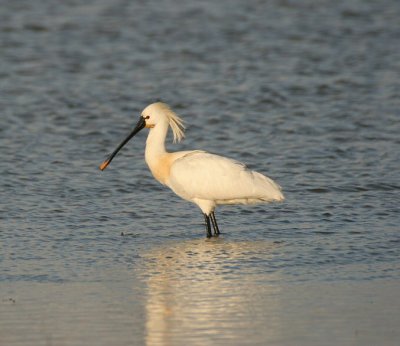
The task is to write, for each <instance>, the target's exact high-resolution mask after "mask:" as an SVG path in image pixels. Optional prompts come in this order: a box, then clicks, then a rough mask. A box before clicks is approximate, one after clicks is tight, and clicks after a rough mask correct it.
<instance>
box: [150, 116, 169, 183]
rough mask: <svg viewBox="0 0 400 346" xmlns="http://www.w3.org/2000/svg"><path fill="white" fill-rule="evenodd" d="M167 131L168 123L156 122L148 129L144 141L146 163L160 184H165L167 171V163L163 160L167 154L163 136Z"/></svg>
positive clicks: (164, 136)
mask: <svg viewBox="0 0 400 346" xmlns="http://www.w3.org/2000/svg"><path fill="white" fill-rule="evenodd" d="M167 132H168V123H158V124H157V125H156V126H155V127H153V128H152V129H150V132H149V135H148V137H147V141H146V150H145V159H146V163H147V165H148V166H149V168H150V171H151V173H153V176H154V177H155V178H156V179H157V180H158V181H159V182H160V183H161V184H166V180H167V178H168V177H167V176H168V172H169V164H167V162H164V161H165V160H166V158H167V157H168V156H169V153H167V151H166V150H165V138H166V136H167ZM168 163H169V162H168ZM166 164H167V165H166Z"/></svg>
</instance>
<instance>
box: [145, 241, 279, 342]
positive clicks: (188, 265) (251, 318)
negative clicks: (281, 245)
mask: <svg viewBox="0 0 400 346" xmlns="http://www.w3.org/2000/svg"><path fill="white" fill-rule="evenodd" d="M276 246H277V245H275V244H271V243H267V242H229V241H227V240H224V239H222V238H219V239H216V240H212V241H206V240H203V239H202V240H194V241H193V240H192V241H185V242H179V243H173V244H168V245H164V246H162V247H159V248H157V249H155V250H154V251H152V252H151V253H147V254H146V255H145V259H146V261H147V264H146V270H145V271H146V273H145V275H146V277H147V286H148V297H147V302H146V304H145V305H146V313H147V323H146V327H147V335H146V343H147V345H154V344H165V345H177V344H190V345H196V344H199V345H200V344H201V345H207V344H210V345H211V344H215V342H218V341H220V342H222V341H224V342H228V341H229V343H230V344H243V343H248V342H249V341H251V343H252V344H258V343H259V342H260V343H261V341H264V342H265V340H273V339H274V334H275V333H276V332H277V328H278V323H277V321H276V320H275V318H276V317H274V316H276V314H273V313H270V312H273V311H276V310H277V305H278V304H279V300H278V299H277V296H276V293H277V292H278V290H279V288H278V287H277V286H276V285H274V282H276V280H277V274H276V273H273V272H271V273H268V268H265V267H266V266H267V264H268V260H269V259H270V258H271V257H272V255H271V253H272V251H271V249H272V248H273V247H276ZM260 263H262V265H261V266H260ZM262 266H263V267H264V268H260V267H262ZM249 327H250V328H249ZM254 331H257V334H258V335H255V334H254Z"/></svg>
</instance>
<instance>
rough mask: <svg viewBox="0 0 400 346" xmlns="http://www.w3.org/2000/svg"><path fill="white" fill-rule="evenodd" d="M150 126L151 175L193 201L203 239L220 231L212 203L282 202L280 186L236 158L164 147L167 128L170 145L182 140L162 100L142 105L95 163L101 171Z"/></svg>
mask: <svg viewBox="0 0 400 346" xmlns="http://www.w3.org/2000/svg"><path fill="white" fill-rule="evenodd" d="M145 127H146V128H149V129H150V131H149V135H148V137H147V141H146V150H145V159H146V163H147V165H148V166H149V168H150V171H151V173H152V174H153V176H154V178H156V179H157V180H158V181H159V182H160V183H161V184H163V185H166V186H168V187H169V188H170V189H171V190H172V191H174V192H175V193H176V194H177V195H178V196H179V197H181V198H183V199H185V200H187V201H190V202H193V203H195V204H196V205H197V206H198V207H199V208H200V209H201V211H202V212H203V214H204V219H205V224H206V231H207V238H210V237H211V236H212V234H211V224H212V226H213V229H214V235H215V236H218V235H219V234H220V231H219V228H218V224H217V220H216V218H215V213H214V210H215V207H216V206H217V205H220V204H256V203H266V202H273V201H283V200H284V196H283V194H282V192H281V187H280V186H279V185H278V184H277V183H275V182H274V181H273V180H272V179H270V178H268V177H266V176H265V175H262V174H260V173H258V172H255V171H250V170H249V169H247V168H246V166H245V165H244V164H242V163H240V162H238V161H235V160H231V159H228V158H226V157H222V156H218V155H214V154H211V153H208V152H206V151H202V150H192V151H178V152H174V153H170V152H167V151H166V150H165V138H166V136H167V132H168V128H169V127H171V129H172V133H173V136H174V143H175V142H176V141H181V140H182V139H183V138H184V126H183V121H182V119H180V118H179V117H178V115H177V114H176V113H175V112H173V111H172V110H171V108H170V107H169V106H168V105H167V104H165V103H162V102H156V103H153V104H150V105H149V106H147V107H146V108H145V109H144V110H143V112H142V115H141V117H140V119H139V121H138V123H137V125H136V126H135V128H134V129H133V131H132V132H131V133H130V134H129V135H128V137H127V138H126V139H125V140H124V141H122V143H121V144H120V145H119V146H118V147H117V149H116V150H115V151H114V152H113V153H112V154H111V155H110V156H109V157H108V158H107V159H106V160H105V161H104V162H103V163H102V164H101V165H100V169H101V170H104V169H105V168H106V167H107V166H108V165H109V164H110V162H111V160H112V159H113V158H114V156H115V155H116V154H117V153H118V151H119V150H120V149H121V148H122V147H123V146H124V145H125V144H126V143H127V142H128V141H129V140H130V139H131V138H132V137H133V136H135V134H136V133H138V132H139V131H140V130H142V129H143V128H145Z"/></svg>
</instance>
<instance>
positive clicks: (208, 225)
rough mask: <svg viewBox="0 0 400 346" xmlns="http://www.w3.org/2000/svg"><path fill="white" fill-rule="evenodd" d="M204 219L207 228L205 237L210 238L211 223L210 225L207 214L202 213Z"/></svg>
mask: <svg viewBox="0 0 400 346" xmlns="http://www.w3.org/2000/svg"><path fill="white" fill-rule="evenodd" d="M204 220H205V222H206V230H207V238H211V236H212V234H211V225H210V217H209V216H208V215H207V214H204Z"/></svg>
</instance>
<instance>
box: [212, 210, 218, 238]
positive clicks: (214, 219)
mask: <svg viewBox="0 0 400 346" xmlns="http://www.w3.org/2000/svg"><path fill="white" fill-rule="evenodd" d="M210 218H211V222H212V225H213V228H214V235H215V236H219V234H220V232H219V228H218V224H217V219H216V218H215V214H214V212H211V214H210Z"/></svg>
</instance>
